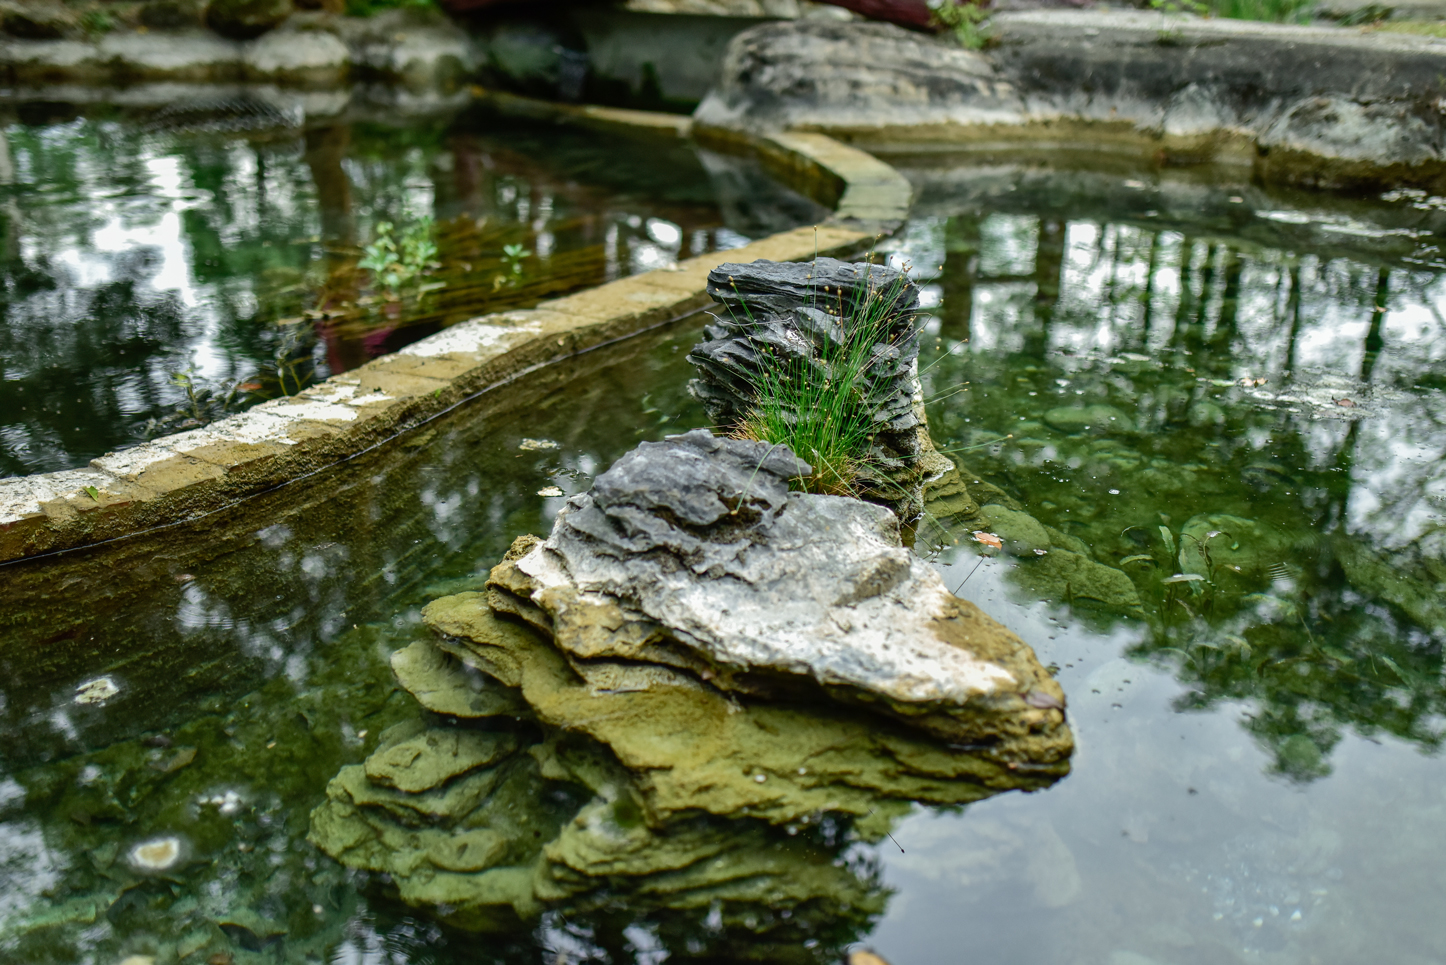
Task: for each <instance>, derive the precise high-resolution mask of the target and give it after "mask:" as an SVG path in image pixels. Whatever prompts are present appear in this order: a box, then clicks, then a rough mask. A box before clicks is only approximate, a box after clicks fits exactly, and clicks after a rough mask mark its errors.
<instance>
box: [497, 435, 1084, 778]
mask: <svg viewBox="0 0 1446 965" xmlns="http://www.w3.org/2000/svg"><path fill="white" fill-rule="evenodd" d="M799 471H800V467H799V464H798V460H797V459H795V458H794V457H793V456H792V455H791V454H790V453H788V452H787V451H786V450H782V449H772V450H771V451H770V447H769V446H768V445H767V444H765V443H761V442H744V441H740V440H733V439H720V438H715V437H713V436H711V435H710V434H708V433H707V432H706V431H704V430H696V431H694V432H690V433H687V434H686V435H682V436H674V437H672V438H671V439H669V440H667V441H666V442H661V443H644V444H643V445H641V446H639V447H638V448H637V449H635V450H633V452H631V453H629V454H628V455H626V456H624V457H623V458H622V459H620V460H619V461H618V462H617V464H616V465H614V466H613V468H611V469H609V470H608V471H607V472H605V473H603V474H602V475H601V476H599V477H598V478H597V480H596V481H595V483H594V485H593V491H592V492H591V493H588V494H583V495H580V496H575V497H573V498H572V499H571V500H570V501H569V503H568V506H567V507H566V508H565V509H564V510H563V511H562V512H561V513H559V514H558V517H557V521H556V522H555V524H554V527H553V532H552V535H551V537H549V538H548V540H547V541H546V542H545V543H543V544H542V545H540V546H538V547H536V548H534V549H533V550H532V551H530V552H529V553H528V554H527V555H526V556H524V557H523V558H522V559H520V560H518V561H517V565H516V569H517V571H518V572H519V573H520V574H522V575H523V576H524V577H525V578H526V582H525V583H524V584H522V585H521V586H519V587H517V588H515V590H518V589H520V590H522V591H523V592H518V593H516V595H518V596H522V597H524V598H525V600H526V602H527V603H529V604H531V605H532V606H535V607H536V608H538V609H539V610H540V611H541V612H542V613H543V614H545V619H546V620H547V621H548V623H549V624H550V626H551V629H552V632H553V633H554V634H555V637H556V641H557V645H558V646H559V647H560V648H561V649H562V650H564V651H566V652H569V653H572V654H574V655H575V656H577V657H580V658H590V659H591V658H612V659H623V660H635V659H638V658H639V657H646V659H649V660H650V661H651V662H656V663H663V664H666V665H672V666H676V667H679V668H681V669H685V670H688V671H691V672H695V673H698V674H699V675H706V677H705V678H704V679H707V680H709V682H710V683H711V684H712V685H713V686H715V687H719V688H721V689H724V690H728V691H734V692H739V693H755V694H771V693H775V692H789V691H799V690H805V691H806V690H816V691H818V692H820V693H824V692H826V693H828V694H830V695H832V696H836V697H839V698H842V699H844V700H847V701H850V702H854V703H859V704H865V705H868V706H871V707H874V708H876V709H878V710H880V711H882V712H884V713H887V714H890V715H892V716H894V717H896V718H898V719H900V720H904V721H907V722H909V723H911V724H912V725H914V726H916V727H919V728H921V729H923V730H925V731H927V732H929V733H932V734H934V735H937V736H940V737H944V738H947V739H949V740H955V741H960V742H964V743H971V744H988V745H989V746H990V747H991V750H990V751H989V753H991V754H995V755H1003V757H1004V759H1029V760H1038V759H1041V758H1047V759H1052V760H1057V759H1060V758H1061V757H1063V756H1065V755H1067V754H1068V752H1069V747H1070V742H1069V736H1068V731H1067V729H1066V728H1065V727H1064V717H1063V714H1062V713H1061V711H1060V709H1059V708H1062V707H1063V694H1062V692H1061V691H1060V689H1059V686H1058V684H1056V683H1055V682H1054V680H1053V679H1052V678H1051V677H1050V676H1049V675H1048V674H1047V673H1045V672H1044V671H1043V670H1042V668H1041V667H1040V666H1039V664H1038V662H1037V661H1036V660H1035V658H1034V654H1033V652H1032V651H1031V650H1030V649H1029V647H1028V646H1026V645H1025V644H1024V643H1023V642H1022V641H1021V640H1020V639H1019V638H1018V637H1016V636H1014V635H1013V634H1012V633H1010V632H1009V631H1007V630H1005V629H1004V628H1003V627H1001V626H1000V625H999V624H997V623H995V622H994V621H993V620H991V619H989V618H988V617H987V616H985V615H984V614H983V613H982V612H980V611H979V610H978V608H976V607H975V606H974V605H973V604H971V603H968V602H966V601H963V600H960V599H958V598H956V597H955V596H954V595H953V594H951V593H950V592H949V591H948V590H947V589H946V588H945V586H944V584H943V582H942V580H940V578H939V576H938V574H937V573H936V572H935V571H934V569H933V567H931V566H930V565H929V564H928V563H926V562H924V561H923V560H921V559H918V558H916V557H915V556H914V555H913V554H912V553H910V552H909V551H907V550H905V549H904V548H903V547H902V546H901V545H900V542H899V533H898V521H897V518H896V517H894V516H893V514H891V513H889V512H888V511H886V510H884V509H882V508H880V507H877V506H873V505H871V504H868V503H864V502H861V501H859V500H855V499H848V498H843V497H836V496H818V495H812V494H809V493H797V492H790V491H789V490H788V480H789V478H790V477H792V476H794V475H797V474H798V473H799ZM620 620H621V621H624V622H627V623H630V624H632V625H633V626H635V627H636V629H635V630H632V631H630V635H629V638H627V639H624V638H621V637H620V636H619V635H616V634H611V633H606V634H605V633H600V632H599V629H601V628H607V627H616V626H617V625H618V622H619V621H620ZM1016 743H1017V745H1018V746H1015V745H1016ZM1012 755H1018V757H1017V758H1016V757H1014V756H1012Z"/></svg>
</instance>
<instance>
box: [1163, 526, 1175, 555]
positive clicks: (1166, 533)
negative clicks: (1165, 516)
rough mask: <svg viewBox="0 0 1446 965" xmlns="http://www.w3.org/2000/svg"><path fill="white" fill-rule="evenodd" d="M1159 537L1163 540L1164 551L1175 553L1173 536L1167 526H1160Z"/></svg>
mask: <svg viewBox="0 0 1446 965" xmlns="http://www.w3.org/2000/svg"><path fill="white" fill-rule="evenodd" d="M1160 539H1162V540H1164V541H1165V552H1166V553H1169V554H1170V555H1171V556H1174V555H1175V536H1174V534H1173V533H1171V532H1170V530H1169V528H1168V527H1165V526H1161V527H1160Z"/></svg>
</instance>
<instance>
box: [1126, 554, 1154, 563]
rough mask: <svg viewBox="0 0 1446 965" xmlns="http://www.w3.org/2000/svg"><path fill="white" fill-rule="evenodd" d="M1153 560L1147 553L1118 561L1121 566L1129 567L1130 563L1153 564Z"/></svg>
mask: <svg viewBox="0 0 1446 965" xmlns="http://www.w3.org/2000/svg"><path fill="white" fill-rule="evenodd" d="M1154 562H1155V558H1154V557H1153V556H1151V555H1150V554H1149V553H1141V554H1140V555H1138V556H1126V557H1125V558H1124V559H1122V560H1120V565H1121V566H1129V565H1130V564H1131V563H1154Z"/></svg>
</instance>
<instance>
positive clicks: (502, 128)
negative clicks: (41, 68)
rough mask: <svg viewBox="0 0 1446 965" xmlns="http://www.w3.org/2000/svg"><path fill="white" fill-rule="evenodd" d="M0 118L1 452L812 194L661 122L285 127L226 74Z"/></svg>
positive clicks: (598, 273)
mask: <svg viewBox="0 0 1446 965" xmlns="http://www.w3.org/2000/svg"><path fill="white" fill-rule="evenodd" d="M0 125H3V127H4V137H3V138H0V236H3V252H0V299H3V305H0V368H3V371H4V373H5V379H4V381H3V382H0V475H24V474H27V473H32V472H42V471H51V470H57V469H69V468H74V467H77V466H83V465H85V464H86V463H87V462H88V461H89V460H91V459H93V458H95V457H96V456H99V455H102V454H104V453H105V452H107V451H110V450H113V449H118V448H123V447H125V446H129V445H134V444H136V443H137V442H141V441H144V440H145V439H147V438H151V437H154V436H156V435H162V434H165V433H167V432H174V431H178V430H181V429H185V428H190V427H193V426H195V425H197V424H201V423H204V422H207V421H210V420H212V419H215V418H219V417H221V416H223V415H225V414H227V413H229V412H234V411H237V410H239V409H242V408H245V407H246V406H248V405H251V404H254V403H256V402H260V401H263V400H265V399H268V398H274V397H276V396H278V395H289V394H294V393H296V392H298V391H300V390H301V389H302V388H304V387H305V386H306V385H308V384H310V383H311V382H313V381H315V380H317V379H323V378H326V377H327V376H328V375H331V374H334V373H337V372H342V371H345V370H347V369H349V368H353V367H355V366H357V365H360V364H362V363H363V362H366V361H367V360H368V359H370V358H373V357H375V356H377V355H381V354H384V353H386V352H390V351H394V350H396V349H398V348H400V347H401V346H402V345H405V344H407V343H408V342H411V341H415V340H416V339H418V338H421V337H423V336H425V335H429V334H431V333H432V332H435V331H437V330H438V329H440V328H442V327H444V326H446V325H450V324H453V323H455V322H458V321H462V320H465V319H468V318H472V317H475V316H476V315H479V314H483V313H486V312H492V311H502V310H506V309H509V308H517V307H530V306H532V305H534V304H536V302H537V301H539V300H540V299H543V298H547V297H553V296H556V295H560V294H564V293H566V292H568V291H572V290H575V289H578V288H582V287H586V286H589V285H595V284H600V283H602V282H604V281H608V280H611V279H613V278H617V277H619V276H622V275H627V274H631V273H634V272H638V271H647V270H649V269H652V268H658V267H662V266H664V265H667V264H668V263H670V262H673V261H675V260H677V259H679V258H686V257H689V256H692V255H696V254H702V253H704V252H707V251H712V250H715V249H719V248H728V247H735V246H737V245H740V244H744V243H746V242H747V241H748V240H749V239H750V238H752V237H756V236H761V235H765V234H768V233H770V232H772V231H776V230H779V229H780V228H782V227H792V226H794V225H796V224H805V223H812V222H813V221H815V220H816V219H817V218H819V217H821V216H822V209H821V208H819V207H818V206H817V205H815V204H813V203H812V202H809V201H806V200H805V199H803V198H802V197H800V196H798V195H796V194H792V193H791V192H788V191H786V190H784V189H782V188H779V187H777V186H775V185H773V184H772V183H771V182H769V181H768V180H766V179H765V178H763V177H762V176H761V175H760V174H759V173H758V172H757V171H756V170H755V169H753V168H752V167H750V166H749V165H747V164H739V163H738V162H736V161H733V160H731V159H725V158H721V157H719V156H717V155H714V154H710V153H708V152H700V151H698V150H695V149H694V148H693V147H692V146H691V145H689V144H686V143H683V142H678V141H667V140H662V139H660V138H642V139H641V140H640V139H639V138H638V137H637V136H635V135H634V136H620V135H614V136H610V135H605V134H604V135H600V134H596V133H588V132H581V131H578V130H575V129H569V128H565V127H556V126H553V125H545V124H536V123H527V122H523V121H520V120H516V119H508V118H505V117H502V116H498V115H496V114H493V113H488V112H486V111H482V110H480V109H479V110H469V111H464V112H462V113H460V114H454V115H452V116H447V117H442V118H436V119H432V120H429V121H428V120H424V121H421V122H417V123H413V124H411V125H410V126H405V127H401V126H396V125H391V124H383V123H379V122H376V121H371V122H368V121H360V120H359V121H355V122H338V123H333V124H330V125H325V126H315V125H313V126H310V127H307V128H305V129H301V128H299V127H297V126H295V125H294V122H292V121H289V120H288V118H287V117H286V116H284V115H282V114H280V113H278V112H277V111H276V110H274V109H268V108H266V107H265V105H264V104H262V103H260V102H254V103H253V102H251V101H247V100H243V99H235V98H232V99H229V100H225V101H220V102H217V103H215V104H212V105H209V106H208V105H206V104H196V105H189V106H186V107H184V108H181V107H172V108H168V109H164V110H153V111H149V112H140V111H139V110H132V111H130V112H126V113H119V112H110V113H106V112H101V113H87V114H76V113H75V112H74V111H69V110H64V109H62V108H60V107H52V108H51V109H48V110H47V109H45V108H43V107H36V106H31V107H28V108H26V109H24V110H22V111H20V112H19V113H18V114H15V113H12V115H11V116H10V117H9V118H8V119H7V118H5V117H4V116H3V113H0ZM237 127H241V128H243V129H242V130H240V131H238V130H236V128H237ZM246 128H254V129H246ZM408 242H411V243H412V246H411V247H410V248H409V247H408ZM388 244H390V245H391V246H392V247H391V249H388V248H387V245H388ZM424 245H429V246H430V248H425V247H424ZM369 246H371V247H370V248H369ZM372 256H375V257H372Z"/></svg>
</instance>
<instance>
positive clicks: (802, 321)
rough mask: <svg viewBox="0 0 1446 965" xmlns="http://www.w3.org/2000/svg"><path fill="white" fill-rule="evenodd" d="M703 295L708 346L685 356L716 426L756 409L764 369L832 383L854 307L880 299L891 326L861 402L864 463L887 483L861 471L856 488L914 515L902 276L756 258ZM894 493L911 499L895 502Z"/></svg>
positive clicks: (915, 452) (909, 313)
mask: <svg viewBox="0 0 1446 965" xmlns="http://www.w3.org/2000/svg"><path fill="white" fill-rule="evenodd" d="M708 294H709V295H711V296H712V297H713V299H714V301H716V302H718V303H719V304H720V305H721V306H722V307H723V309H724V310H723V311H722V312H720V313H718V314H717V315H715V316H714V320H713V322H712V323H711V324H710V325H708V326H707V327H706V328H705V329H704V334H705V336H706V340H705V341H703V342H700V343H699V344H697V345H695V346H694V347H693V350H692V351H691V352H690V353H689V354H688V361H690V362H692V363H693V365H694V366H696V367H697V369H698V373H699V377H698V378H697V379H695V380H694V381H693V382H692V383H691V384H690V386H689V388H690V391H691V392H692V393H693V395H694V396H695V397H696V398H697V399H699V401H701V402H702V403H703V404H704V406H705V407H706V408H707V410H708V415H709V417H710V418H711V419H712V420H713V421H714V423H715V424H716V425H721V426H736V425H737V424H739V423H740V422H741V421H742V420H743V419H744V418H745V417H746V416H747V415H748V413H749V411H750V410H751V409H752V408H753V407H754V406H755V405H756V403H757V397H758V389H757V387H758V385H759V384H760V380H761V379H762V378H763V377H764V374H763V373H764V369H765V367H768V368H777V367H779V366H790V367H802V368H803V369H804V370H806V371H808V372H809V373H810V377H811V378H815V379H817V380H818V381H820V382H822V381H825V380H827V379H831V378H835V373H834V372H833V371H832V370H831V367H830V364H831V363H830V359H831V357H834V352H833V351H832V350H833V349H836V348H837V347H838V346H839V345H841V344H842V343H843V341H844V340H845V339H846V338H847V337H848V332H847V330H846V328H847V326H848V325H849V324H850V322H851V321H852V317H853V310H854V307H855V306H856V305H858V304H860V303H862V302H863V301H865V300H867V299H875V298H876V299H880V300H881V301H882V302H883V306H882V310H883V312H884V313H885V315H886V317H887V319H888V321H887V324H886V325H885V326H884V327H883V329H882V331H881V335H882V337H881V338H880V339H879V340H878V341H877V342H876V343H875V344H874V346H873V352H874V358H875V359H876V361H875V362H874V364H873V365H871V366H870V368H869V371H868V373H867V375H866V377H865V378H864V379H862V380H861V384H860V385H859V386H858V389H859V395H860V400H859V404H860V405H863V406H867V407H868V409H869V416H870V418H871V419H872V421H873V423H874V425H875V426H876V427H877V432H876V434H875V437H874V445H873V452H872V453H871V459H870V462H871V463H872V464H873V466H874V467H875V468H879V469H881V470H882V471H883V472H885V473H887V474H888V477H889V478H888V480H887V482H885V481H883V480H882V479H880V480H872V479H871V477H870V476H869V473H868V471H866V472H865V474H864V485H863V490H864V491H865V492H878V493H887V494H889V495H887V497H886V498H882V499H881V500H880V501H882V502H884V503H885V504H887V505H890V506H893V507H894V508H895V509H896V510H897V511H899V513H900V515H901V516H904V517H906V518H912V516H913V515H916V514H917V511H918V507H917V506H916V505H914V504H915V503H916V502H917V499H916V498H915V497H916V496H917V494H915V493H914V492H913V491H914V489H915V488H916V487H915V484H916V483H917V480H914V479H912V478H911V474H912V471H913V469H914V464H915V463H916V462H917V459H918V457H919V455H920V451H921V449H920V439H919V429H920V427H921V426H922V424H923V420H922V418H921V416H920V410H919V407H918V405H917V397H918V379H917V374H916V373H917V368H918V354H919V323H918V303H919V291H918V288H917V287H916V286H915V285H914V283H913V282H912V281H910V280H909V278H908V276H907V275H905V274H904V273H902V272H899V271H896V270H895V269H893V268H888V267H885V266H882V265H870V264H866V263H862V262H860V263H856V264H849V263H846V262H842V261H839V260H837V259H834V258H818V259H815V260H814V261H812V262H786V263H777V262H772V261H755V262H753V263H752V264H747V265H741V264H724V265H720V266H719V267H717V268H715V269H713V271H711V272H709V274H708ZM874 483H879V484H881V485H875V484H874ZM901 492H902V493H905V494H906V495H907V497H908V498H900V497H899V495H898V494H899V493H901Z"/></svg>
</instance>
